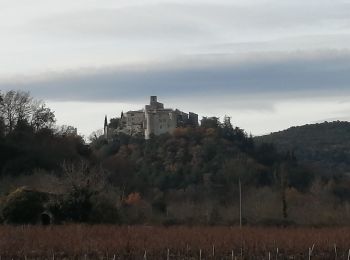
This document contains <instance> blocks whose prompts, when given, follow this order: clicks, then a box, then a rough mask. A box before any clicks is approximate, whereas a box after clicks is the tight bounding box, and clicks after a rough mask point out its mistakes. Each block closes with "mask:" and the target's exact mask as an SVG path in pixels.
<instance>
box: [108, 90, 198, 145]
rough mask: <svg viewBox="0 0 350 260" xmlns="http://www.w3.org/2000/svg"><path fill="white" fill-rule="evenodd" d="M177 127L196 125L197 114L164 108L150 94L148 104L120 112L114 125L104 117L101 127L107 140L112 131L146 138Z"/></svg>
mask: <svg viewBox="0 0 350 260" xmlns="http://www.w3.org/2000/svg"><path fill="white" fill-rule="evenodd" d="M177 127H198V115H197V114H196V113H193V112H189V113H185V112H183V111H180V110H178V109H175V110H174V109H172V108H164V104H163V103H160V102H158V100H157V96H151V97H150V103H149V105H145V108H144V109H140V110H136V111H128V112H126V113H123V112H122V114H121V117H120V120H119V121H118V122H117V124H116V125H114V127H113V126H112V125H111V124H108V122H107V117H105V122H104V128H103V129H104V136H105V138H106V139H107V140H108V139H109V138H110V137H111V136H112V135H113V134H114V133H125V134H128V135H131V136H133V135H139V136H140V135H142V136H144V137H145V139H146V140H147V139H150V138H151V136H152V135H154V136H158V135H161V134H165V133H172V132H173V131H174V130H175V128H177Z"/></svg>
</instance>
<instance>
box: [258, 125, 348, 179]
mask: <svg viewBox="0 0 350 260" xmlns="http://www.w3.org/2000/svg"><path fill="white" fill-rule="evenodd" d="M255 141H256V142H257V143H262V142H268V143H273V144H275V145H276V147H277V148H278V149H279V150H281V151H288V150H289V151H294V153H295V155H296V157H297V159H298V160H299V161H301V162H307V163H311V164H312V165H313V166H316V167H319V170H320V171H321V172H327V173H339V172H343V173H344V172H345V173H350V122H347V121H334V122H323V123H316V124H307V125H303V126H297V127H291V128H289V129H287V130H284V131H279V132H275V133H271V134H269V135H264V136H258V137H255Z"/></svg>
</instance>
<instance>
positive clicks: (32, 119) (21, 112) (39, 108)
mask: <svg viewBox="0 0 350 260" xmlns="http://www.w3.org/2000/svg"><path fill="white" fill-rule="evenodd" d="M0 117H2V118H3V121H4V125H5V129H6V132H7V133H11V132H12V131H13V130H14V129H15V127H16V125H17V124H18V122H21V121H22V122H23V121H25V122H27V123H28V124H29V125H31V126H32V127H33V128H34V129H35V130H40V129H41V128H44V127H51V126H52V125H53V124H54V123H55V115H54V113H53V112H52V111H51V110H50V108H48V107H46V105H45V103H44V102H42V101H38V100H34V99H33V98H32V97H30V95H29V92H23V91H14V90H11V91H8V92H6V93H5V94H4V95H2V97H1V99H0Z"/></svg>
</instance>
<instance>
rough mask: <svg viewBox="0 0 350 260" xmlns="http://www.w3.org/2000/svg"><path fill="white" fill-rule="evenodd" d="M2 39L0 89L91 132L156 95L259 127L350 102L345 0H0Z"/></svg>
mask: <svg viewBox="0 0 350 260" xmlns="http://www.w3.org/2000/svg"><path fill="white" fill-rule="evenodd" d="M0 39H1V41H0V57H1V59H0V68H1V70H0V89H2V90H6V89H24V90H29V91H31V93H32V94H33V95H34V96H36V97H39V98H43V99H45V100H47V101H48V102H49V104H52V105H53V106H54V107H55V110H56V114H57V117H58V120H59V122H60V123H71V122H74V124H75V125H76V126H77V127H78V128H81V129H82V132H83V133H85V134H88V132H89V131H90V132H91V131H92V130H94V129H95V128H96V127H98V126H99V123H100V122H97V121H98V120H100V117H103V115H104V114H105V113H107V114H108V115H109V116H113V115H115V114H118V113H119V112H120V110H121V109H124V110H128V109H129V108H130V109H131V108H134V107H135V106H136V107H137V106H141V105H143V104H144V103H145V102H147V97H148V96H149V95H151V94H156V95H158V96H160V97H162V98H163V99H165V100H166V101H168V102H169V103H171V105H174V106H177V107H179V108H182V107H184V109H186V108H188V109H192V110H194V111H200V112H201V113H202V114H203V115H205V114H215V115H221V116H223V115H224V114H230V115H231V116H232V117H233V119H234V118H236V119H237V123H239V124H241V125H243V126H244V127H247V128H249V129H247V130H248V131H251V132H253V133H257V134H260V133H264V132H269V131H272V130H278V129H282V128H284V127H287V126H289V125H294V124H302V123H308V122H311V121H318V120H323V119H326V118H347V114H346V113H345V112H344V111H349V109H350V107H349V102H348V101H349V100H350V93H349V92H350V87H349V86H348V84H349V82H350V76H349V75H350V73H349V69H350V50H349V47H348V46H350V1H348V0H308V1H301V0H293V1H291V0H286V1H277V0H215V1H214V0H186V1H185V0H128V1H115V0H103V1H97V0H75V1H69V0H60V1H58V0H27V1H24V2H23V1H19V0H12V1H7V0H0ZM209 101H210V106H208V105H207V104H208V103H207V102H209ZM82 102H83V103H82ZM67 104H69V105H70V106H71V107H74V109H75V110H76V111H77V112H76V113H74V115H75V117H74V118H72V114H69V112H67V111H66V109H67V107H68V106H67ZM287 104H288V105H287ZM293 104H294V105H293ZM307 104H309V105H310V108H309V110H310V111H309V112H310V113H306V114H307V116H306V115H301V113H300V111H299V110H298V109H297V108H298V107H299V108H300V107H303V108H304V109H308V108H307ZM78 105H79V106H78ZM77 106H78V107H77ZM87 106H89V107H91V106H96V108H95V110H93V108H92V109H91V111H95V113H93V114H94V115H95V116H94V117H93V118H91V117H90V123H87V122H85V123H84V122H83V119H82V118H83V117H84V111H86V107H87ZM97 106H98V108H97ZM113 106H114V107H115V108H113ZM79 107H81V108H82V111H81V112H79ZM83 107H85V108H84V109H85V110H84V109H83ZM316 107H317V108H316ZM326 107H327V108H328V110H327V111H328V112H329V113H327V111H324V108H326ZM102 108H104V109H105V111H106V112H104V110H103V109H102ZM247 111H249V112H247ZM311 111H312V113H311ZM342 111H343V112H342ZM97 113H98V114H97ZM262 113H263V114H262ZM298 113H299V114H298ZM70 118H72V119H71V120H70ZM262 118H263V119H264V121H263V122H265V124H266V125H264V124H262V123H261V124H256V123H254V122H260V120H261V119H262ZM91 120H93V121H94V122H91ZM247 122H251V123H247ZM272 125H273V127H271V126H272Z"/></svg>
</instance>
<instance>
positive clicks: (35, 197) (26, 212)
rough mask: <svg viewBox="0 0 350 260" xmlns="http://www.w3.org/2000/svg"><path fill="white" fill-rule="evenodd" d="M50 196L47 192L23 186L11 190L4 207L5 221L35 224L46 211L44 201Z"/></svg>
mask: <svg viewBox="0 0 350 260" xmlns="http://www.w3.org/2000/svg"><path fill="white" fill-rule="evenodd" d="M47 199H48V196H47V194H45V193H42V192H38V191H34V190H30V189H27V188H25V187H21V188H18V189H16V190H15V191H13V192H11V193H10V194H9V195H8V196H7V197H6V198H5V199H4V204H3V207H2V216H3V219H4V222H5V223H12V224H35V223H37V222H38V221H39V220H40V215H41V213H42V212H43V211H44V203H45V202H46V201H47Z"/></svg>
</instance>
